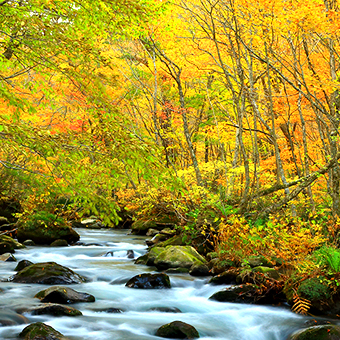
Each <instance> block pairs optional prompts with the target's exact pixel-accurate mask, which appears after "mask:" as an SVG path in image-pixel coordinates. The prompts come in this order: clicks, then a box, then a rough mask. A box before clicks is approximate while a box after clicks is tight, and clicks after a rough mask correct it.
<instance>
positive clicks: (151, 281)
mask: <svg viewBox="0 0 340 340" xmlns="http://www.w3.org/2000/svg"><path fill="white" fill-rule="evenodd" d="M125 286H126V287H129V288H141V289H163V288H171V284H170V278H169V276H168V275H166V274H165V273H156V274H150V273H144V274H139V275H136V276H134V277H133V278H131V279H130V280H129V281H128V282H127V283H126V285H125Z"/></svg>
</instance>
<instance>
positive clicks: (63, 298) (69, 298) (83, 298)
mask: <svg viewBox="0 0 340 340" xmlns="http://www.w3.org/2000/svg"><path fill="white" fill-rule="evenodd" d="M34 297H35V298H37V299H39V300H41V302H51V303H63V304H70V303H78V302H94V301H95V297H94V296H93V295H91V294H88V293H82V292H77V291H76V290H74V289H72V288H69V287H62V286H55V287H49V288H47V289H44V290H42V291H40V292H39V293H37V294H36V295H35V296H34Z"/></svg>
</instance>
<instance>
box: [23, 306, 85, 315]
mask: <svg viewBox="0 0 340 340" xmlns="http://www.w3.org/2000/svg"><path fill="white" fill-rule="evenodd" d="M29 312H31V313H32V315H45V314H46V315H53V316H80V315H83V314H82V312H80V311H79V310H78V309H75V308H73V307H66V306H63V305H59V304H57V303H46V304H44V305H42V306H38V307H35V308H32V309H30V310H29Z"/></svg>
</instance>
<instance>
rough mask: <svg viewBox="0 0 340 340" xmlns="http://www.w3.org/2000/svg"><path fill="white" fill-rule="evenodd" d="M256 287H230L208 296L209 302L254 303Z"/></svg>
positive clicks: (249, 285)
mask: <svg viewBox="0 0 340 340" xmlns="http://www.w3.org/2000/svg"><path fill="white" fill-rule="evenodd" d="M256 288H257V287H256V286H255V285H252V284H247V285H239V286H232V287H228V288H225V289H223V290H220V291H218V292H216V293H214V294H213V295H212V296H210V298H209V299H210V300H216V301H220V302H236V303H250V304H251V303H254V302H255V295H256Z"/></svg>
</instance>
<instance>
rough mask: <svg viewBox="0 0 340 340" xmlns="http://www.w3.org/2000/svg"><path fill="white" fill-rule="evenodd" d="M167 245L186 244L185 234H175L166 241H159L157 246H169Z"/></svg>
mask: <svg viewBox="0 0 340 340" xmlns="http://www.w3.org/2000/svg"><path fill="white" fill-rule="evenodd" d="M167 246H185V242H183V235H175V236H173V237H171V238H169V239H167V240H166V241H163V242H159V243H158V244H157V247H167Z"/></svg>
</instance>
